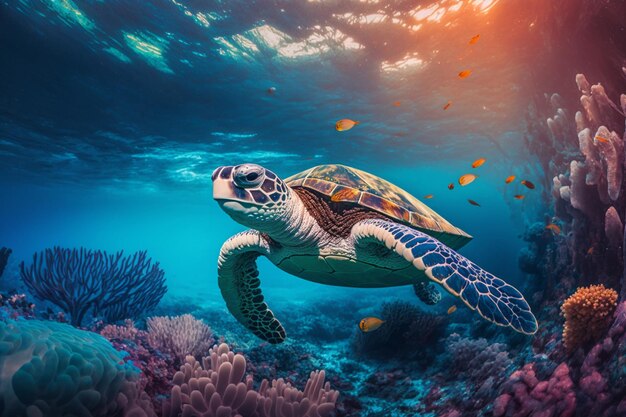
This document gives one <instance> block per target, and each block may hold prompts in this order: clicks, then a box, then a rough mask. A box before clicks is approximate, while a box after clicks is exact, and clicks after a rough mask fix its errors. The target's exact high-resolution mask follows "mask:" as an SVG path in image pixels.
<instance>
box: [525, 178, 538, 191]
mask: <svg viewBox="0 0 626 417" xmlns="http://www.w3.org/2000/svg"><path fill="white" fill-rule="evenodd" d="M522 184H524V185H525V186H526V187H528V188H530V189H531V190H534V189H535V184H533V183H532V182H530V181H528V180H522Z"/></svg>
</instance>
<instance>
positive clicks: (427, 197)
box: [424, 194, 434, 200]
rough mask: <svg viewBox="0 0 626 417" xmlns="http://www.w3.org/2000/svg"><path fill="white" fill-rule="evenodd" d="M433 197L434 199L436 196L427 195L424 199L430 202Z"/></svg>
mask: <svg viewBox="0 0 626 417" xmlns="http://www.w3.org/2000/svg"><path fill="white" fill-rule="evenodd" d="M433 197H434V195H432V194H426V195H425V196H424V198H425V199H426V200H430V199H431V198H433Z"/></svg>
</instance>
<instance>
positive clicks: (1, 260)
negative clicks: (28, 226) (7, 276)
mask: <svg viewBox="0 0 626 417" xmlns="http://www.w3.org/2000/svg"><path fill="white" fill-rule="evenodd" d="M11 252H12V251H11V249H9V248H0V277H1V276H2V273H3V272H4V268H6V266H7V263H8V262H9V256H11Z"/></svg>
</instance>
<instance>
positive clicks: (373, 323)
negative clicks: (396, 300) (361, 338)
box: [359, 317, 385, 333]
mask: <svg viewBox="0 0 626 417" xmlns="http://www.w3.org/2000/svg"><path fill="white" fill-rule="evenodd" d="M383 323H385V321H384V320H381V319H379V318H378V317H365V318H364V319H363V320H361V321H360V322H359V329H360V330H361V331H362V332H363V333H368V332H373V331H374V330H377V329H378V328H379V327H380V326H382V325H383Z"/></svg>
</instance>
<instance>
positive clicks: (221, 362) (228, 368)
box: [163, 343, 339, 417]
mask: <svg viewBox="0 0 626 417" xmlns="http://www.w3.org/2000/svg"><path fill="white" fill-rule="evenodd" d="M180 369H181V370H180V372H177V373H176V375H174V387H173V388H172V398H171V402H170V403H166V404H165V406H164V408H163V416H164V417H178V416H181V415H182V417H196V416H198V417H231V416H235V417H293V416H300V417H326V416H329V415H330V414H331V413H332V412H333V411H334V410H335V401H336V400H337V396H338V395H339V393H338V392H337V391H334V390H331V389H330V384H329V383H328V382H326V384H324V371H321V372H311V377H310V378H309V380H308V382H307V384H306V387H305V388H304V391H299V390H298V389H296V388H294V387H292V386H291V384H289V383H285V382H284V381H283V380H282V379H279V380H274V381H272V382H271V383H270V382H269V381H268V380H267V379H264V380H263V381H262V382H261V385H260V387H259V389H258V390H256V391H255V390H254V389H253V386H252V377H251V376H247V377H246V378H245V382H242V380H243V378H244V373H245V371H246V359H245V358H244V357H243V355H239V354H235V353H233V352H231V351H230V349H229V348H228V345H226V344H225V343H222V344H221V345H219V347H218V346H217V345H215V346H213V348H212V349H211V350H210V352H209V356H208V357H205V358H203V360H202V365H200V363H198V362H197V361H196V360H195V359H194V358H193V356H187V363H185V364H184V365H183V366H182V367H181V368H180Z"/></svg>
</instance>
